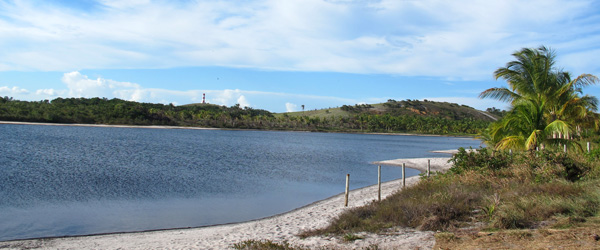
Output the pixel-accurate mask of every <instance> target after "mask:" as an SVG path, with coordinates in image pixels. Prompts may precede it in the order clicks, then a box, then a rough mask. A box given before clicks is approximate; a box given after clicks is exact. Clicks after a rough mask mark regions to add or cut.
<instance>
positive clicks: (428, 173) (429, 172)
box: [427, 160, 431, 177]
mask: <svg viewBox="0 0 600 250" xmlns="http://www.w3.org/2000/svg"><path fill="white" fill-rule="evenodd" d="M430 175H431V160H427V177H429V176H430Z"/></svg>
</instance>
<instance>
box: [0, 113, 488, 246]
mask: <svg viewBox="0 0 600 250" xmlns="http://www.w3.org/2000/svg"><path fill="white" fill-rule="evenodd" d="M461 146H462V147H469V146H473V147H478V146H479V141H476V140H472V139H468V138H447V137H420V136H392V135H360V134H329V133H299V132H272V131H223V130H183V129H149V128H96V127H65V126H36V125H0V222H1V223H0V240H11V239H22V238H33V237H49V236H64V235H82V234H96V233H107V232H123V231H139V230H150V229H162V228H179V227H197V226H204V225H214V224H222V223H231V222H239V221H246V220H252V219H258V218H262V217H267V216H271V215H274V214H278V213H282V212H286V211H289V210H292V209H294V208H297V207H300V206H304V205H307V204H309V203H312V202H314V201H317V200H321V199H324V198H327V197H330V196H332V195H336V194H339V193H341V192H343V191H344V186H345V176H346V174H347V173H348V174H350V179H351V189H356V188H360V187H364V186H368V185H373V184H376V183H377V168H376V166H374V165H371V164H369V163H370V162H373V161H378V160H388V159H396V158H412V157H443V156H445V155H440V154H434V153H430V152H429V151H431V150H441V149H456V148H458V147H461ZM382 172H383V179H384V180H392V179H397V178H400V177H401V172H400V169H399V168H397V167H383V170H382ZM416 174H418V171H416V170H407V175H409V176H411V175H416Z"/></svg>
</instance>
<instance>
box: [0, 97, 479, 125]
mask: <svg viewBox="0 0 600 250" xmlns="http://www.w3.org/2000/svg"><path fill="white" fill-rule="evenodd" d="M0 120H4V121H26V122H49V123H83V124H114V125H117V124H118V125H167V126H195V127H212V128H236V129H268V130H299V131H332V132H385V133H391V132H403V133H423V134H476V133H478V132H481V131H482V129H484V128H485V127H487V125H488V124H489V122H486V121H482V120H477V119H468V118H467V119H460V120H454V119H448V118H444V117H435V116H418V115H401V116H395V115H390V114H371V113H355V114H352V115H350V116H329V117H309V116H288V115H286V114H284V115H282V116H275V115H274V114H273V113H271V112H269V111H266V110H261V109H253V108H250V107H244V108H242V107H240V105H234V106H231V107H226V106H219V105H212V104H199V105H184V106H175V105H172V104H169V105H165V104H154V103H138V102H132V101H125V100H120V99H107V98H56V99H54V100H52V101H49V100H43V101H32V102H29V101H19V100H14V99H12V98H11V97H0Z"/></svg>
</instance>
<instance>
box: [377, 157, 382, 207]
mask: <svg viewBox="0 0 600 250" xmlns="http://www.w3.org/2000/svg"><path fill="white" fill-rule="evenodd" d="M377 186H378V189H377V200H378V201H381V165H379V168H378V170H377Z"/></svg>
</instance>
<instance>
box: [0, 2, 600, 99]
mask: <svg viewBox="0 0 600 250" xmlns="http://www.w3.org/2000/svg"><path fill="white" fill-rule="evenodd" d="M599 19H600V11H598V4H597V2H595V1H588V0H578V1H563V0H533V1H526V2H523V1H518V0H505V1H479V0H467V1H460V2H456V1H437V0H421V1H397V0H375V1H326V0H286V1H279V0H254V1H203V0H200V1H149V0H148V1H146V0H138V1H112V0H97V1H86V2H85V3H79V4H73V3H70V1H44V2H42V3H40V2H38V1H2V2H0V27H1V28H0V34H1V37H2V38H1V40H0V42H1V43H2V45H3V47H4V48H5V49H3V50H2V51H0V70H35V71H62V72H68V71H75V70H78V69H106V68H172V67H188V66H224V67H245V68H256V69H266V70H285V71H326V72H350V73H369V74H373V73H376V74H377V73H383V74H397V75H405V76H434V77H448V78H451V79H482V78H485V79H488V78H489V72H491V71H493V70H494V69H495V68H496V67H497V66H498V65H502V64H503V63H504V62H506V61H507V60H508V59H509V55H510V53H511V52H513V51H515V50H517V49H519V48H521V47H526V46H528V47H531V46H538V45H541V44H545V45H548V46H551V47H553V48H555V49H557V50H559V51H561V55H563V59H564V60H561V63H564V65H565V66H566V67H567V68H569V69H570V70H574V71H576V72H589V73H597V72H600V70H599V66H597V65H598V64H597V63H595V62H596V58H597V57H598V55H599V54H598V52H599V51H600V35H599V34H598V32H597V24H598V20H599ZM590 31H591V32H590ZM582 50H584V51H588V50H589V51H592V52H593V53H585V52H582ZM106 84H109V83H106ZM75 91H76V90H75ZM241 101H243V100H241Z"/></svg>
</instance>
